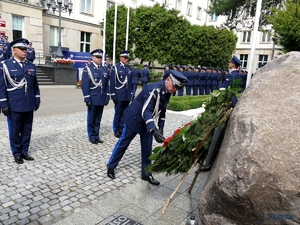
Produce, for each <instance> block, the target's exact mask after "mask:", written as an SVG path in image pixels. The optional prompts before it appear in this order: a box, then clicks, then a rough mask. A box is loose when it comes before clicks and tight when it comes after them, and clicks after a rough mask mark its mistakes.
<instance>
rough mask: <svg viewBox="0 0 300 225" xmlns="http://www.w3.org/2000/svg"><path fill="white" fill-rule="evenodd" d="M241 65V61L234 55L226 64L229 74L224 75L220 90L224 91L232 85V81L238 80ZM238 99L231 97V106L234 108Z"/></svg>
mask: <svg viewBox="0 0 300 225" xmlns="http://www.w3.org/2000/svg"><path fill="white" fill-rule="evenodd" d="M241 65H242V63H241V61H240V60H239V59H238V58H237V57H236V56H235V55H234V56H233V57H232V59H231V60H229V63H228V69H229V73H228V74H226V75H225V77H224V81H223V83H222V84H221V85H220V86H219V89H220V90H224V89H226V88H228V87H230V86H231V85H232V82H233V81H234V80H238V79H240V73H239V67H240V66H241ZM237 101H238V99H237V97H236V96H233V97H232V106H235V105H236V103H237Z"/></svg>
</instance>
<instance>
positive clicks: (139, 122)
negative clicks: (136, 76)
mask: <svg viewBox="0 0 300 225" xmlns="http://www.w3.org/2000/svg"><path fill="white" fill-rule="evenodd" d="M186 81H187V78H186V77H185V76H184V75H183V74H181V73H180V72H178V71H175V70H171V71H170V76H169V77H168V78H167V79H166V80H162V81H158V82H156V83H152V84H149V85H147V86H146V87H145V88H143V89H142V91H141V92H140V94H139V95H138V96H137V97H136V98H135V99H134V100H133V102H132V103H131V104H130V105H129V106H128V108H127V111H126V112H125V114H124V122H125V126H124V129H123V132H122V134H121V137H120V138H119V140H118V142H117V143H116V145H115V147H114V149H113V151H112V154H111V156H110V159H109V161H108V164H107V168H108V169H107V176H108V177H109V178H111V179H115V172H114V169H115V168H116V167H117V165H118V163H119V162H120V160H121V159H122V157H123V155H124V153H125V151H126V149H127V147H128V146H129V144H130V143H131V141H132V140H133V138H134V137H135V136H136V134H139V135H140V141H141V153H142V180H145V181H148V182H149V183H150V184H154V185H159V182H158V181H157V180H155V179H154V178H153V176H152V175H151V174H148V173H147V172H146V170H145V168H146V167H147V166H148V165H149V164H151V161H150V160H149V157H150V155H151V154H152V136H154V138H155V140H156V141H157V142H158V143H162V142H164V140H165V138H164V137H163V127H164V123H165V114H166V106H167V104H168V102H169V100H170V97H171V95H172V94H173V93H175V92H176V91H177V90H178V89H180V88H182V86H183V84H184V83H185V82H186Z"/></svg>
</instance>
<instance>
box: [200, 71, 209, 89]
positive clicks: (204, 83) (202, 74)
mask: <svg viewBox="0 0 300 225" xmlns="http://www.w3.org/2000/svg"><path fill="white" fill-rule="evenodd" d="M206 79H207V73H206V72H202V73H201V80H200V84H201V85H203V86H204V85H206Z"/></svg>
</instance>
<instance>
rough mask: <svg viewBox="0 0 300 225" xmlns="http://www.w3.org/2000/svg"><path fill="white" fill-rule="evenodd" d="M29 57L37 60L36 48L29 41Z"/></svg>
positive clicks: (31, 60) (30, 59)
mask: <svg viewBox="0 0 300 225" xmlns="http://www.w3.org/2000/svg"><path fill="white" fill-rule="evenodd" d="M27 59H28V60H29V61H30V62H33V61H34V60H35V49H34V48H33V47H32V42H29V46H28V48H27Z"/></svg>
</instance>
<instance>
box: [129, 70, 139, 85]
mask: <svg viewBox="0 0 300 225" xmlns="http://www.w3.org/2000/svg"><path fill="white" fill-rule="evenodd" d="M140 77H141V71H140V70H139V69H138V68H133V69H132V70H131V83H132V84H139V79H140Z"/></svg>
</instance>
